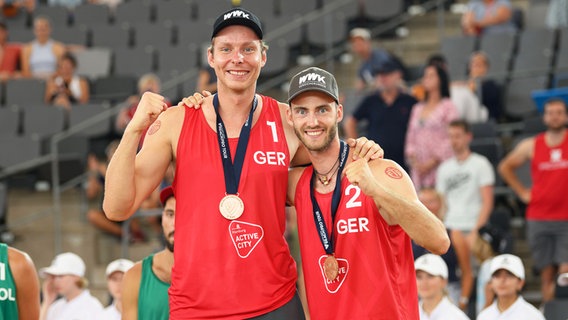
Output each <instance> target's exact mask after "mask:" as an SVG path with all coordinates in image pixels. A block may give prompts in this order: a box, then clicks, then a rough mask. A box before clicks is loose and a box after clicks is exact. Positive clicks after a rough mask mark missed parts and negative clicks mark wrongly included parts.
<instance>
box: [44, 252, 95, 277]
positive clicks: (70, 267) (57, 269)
mask: <svg viewBox="0 0 568 320" xmlns="http://www.w3.org/2000/svg"><path fill="white" fill-rule="evenodd" d="M48 274H50V275H54V276H62V275H74V276H79V277H84V276H85V262H83V259H81V257H79V256H78V255H76V254H74V253H72V252H65V253H61V254H58V255H57V256H55V259H53V261H52V262H51V265H50V266H49V267H47V268H41V269H40V270H39V275H40V276H41V277H45V275H48Z"/></svg>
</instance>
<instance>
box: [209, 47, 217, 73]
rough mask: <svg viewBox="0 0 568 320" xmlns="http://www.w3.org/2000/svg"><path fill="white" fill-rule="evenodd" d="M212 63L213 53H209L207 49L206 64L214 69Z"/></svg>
mask: <svg viewBox="0 0 568 320" xmlns="http://www.w3.org/2000/svg"><path fill="white" fill-rule="evenodd" d="M213 61H214V58H213V52H211V48H209V49H207V63H209V66H210V67H211V68H213V69H215V67H214V64H213Z"/></svg>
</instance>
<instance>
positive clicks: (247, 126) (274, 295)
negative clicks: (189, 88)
mask: <svg viewBox="0 0 568 320" xmlns="http://www.w3.org/2000/svg"><path fill="white" fill-rule="evenodd" d="M262 37H263V31H262V27H261V24H260V20H259V19H258V18H257V17H256V16H255V15H254V14H253V13H251V12H249V11H247V10H245V9H243V8H233V9H231V10H229V11H227V12H225V13H223V14H222V15H220V16H219V17H218V18H217V20H216V22H215V24H214V27H213V34H212V39H211V47H210V48H209V50H208V54H207V58H208V62H209V65H210V66H211V67H212V68H213V69H215V73H216V75H217V88H218V91H217V95H215V96H213V97H208V98H206V99H205V100H204V101H203V105H202V107H201V109H200V110H196V109H190V108H185V107H184V106H183V105H181V106H178V107H173V108H169V109H168V108H167V106H166V101H165V100H164V97H162V96H161V95H158V94H154V93H151V92H146V93H144V95H143V96H142V99H141V101H140V103H139V104H138V107H137V109H136V112H135V114H134V116H133V118H132V120H131V121H130V123H129V124H128V126H127V127H126V129H125V131H124V135H123V137H122V139H121V142H120V145H119V147H118V149H117V151H116V153H115V155H114V157H113V160H112V161H111V162H110V164H109V166H108V170H107V174H106V180H105V181H106V186H105V190H106V192H105V199H104V204H103V207H104V211H105V213H106V215H107V217H108V218H109V219H111V220H124V219H127V218H128V217H129V216H131V215H132V214H133V213H134V212H135V211H136V210H137V208H138V207H139V206H140V204H141V202H142V201H143V200H144V199H145V198H146V197H147V196H148V195H149V194H150V192H151V191H152V190H153V189H154V188H156V186H157V185H158V184H159V182H160V180H161V178H162V177H163V176H164V173H165V171H166V169H167V167H168V165H169V164H170V162H171V161H176V174H175V181H174V184H173V185H174V189H175V194H176V198H177V199H176V200H177V203H176V212H177V215H176V222H175V224H176V225H175V228H176V231H177V232H176V236H175V237H176V251H175V253H174V266H173V269H172V282H171V287H170V290H169V296H170V319H245V318H247V319H248V318H254V319H263V320H272V319H303V318H304V314H303V312H302V306H301V304H300V302H299V299H298V298H297V295H296V284H295V282H296V278H297V275H296V264H295V262H294V260H293V259H292V256H291V255H290V251H289V249H288V246H287V243H286V240H285V238H284V236H283V234H284V231H285V225H286V223H285V222H286V220H285V200H286V196H285V193H286V187H287V182H288V181H287V178H288V175H287V172H288V167H289V165H290V164H291V163H294V162H296V161H297V162H298V163H305V158H306V157H304V158H301V157H299V154H300V153H299V152H298V154H297V152H296V151H298V148H299V146H300V143H299V140H298V139H297V137H296V136H295V135H294V132H293V130H292V128H291V127H290V125H289V124H288V123H287V122H286V121H285V114H286V110H287V108H288V106H287V105H286V104H283V103H279V102H277V101H276V100H274V99H272V98H270V97H266V96H261V95H257V94H256V81H257V79H258V77H259V74H260V70H261V68H262V67H263V66H264V65H265V63H266V50H267V46H266V45H265V44H264V42H263V41H262ZM148 128H149V129H148ZM146 129H148V131H147V134H146V138H145V140H144V145H143V146H142V148H141V150H140V151H139V152H138V153H137V152H136V147H137V143H138V141H139V140H140V137H141V135H142V134H143V133H144V132H145V130H146ZM354 144H355V143H354ZM354 144H353V145H354ZM247 146H248V147H247ZM368 151H369V157H370V154H375V156H377V155H380V153H381V151H380V147H378V146H376V145H374V144H373V143H372V142H368V141H366V140H363V141H361V142H359V143H357V146H356V147H355V151H354V153H356V154H362V155H363V156H366V155H367V152H368ZM233 159H234V162H233ZM239 181H240V183H239Z"/></svg>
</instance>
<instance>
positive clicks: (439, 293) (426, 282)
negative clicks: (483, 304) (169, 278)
mask: <svg viewBox="0 0 568 320" xmlns="http://www.w3.org/2000/svg"><path fill="white" fill-rule="evenodd" d="M414 269H415V270H416V286H417V288H418V296H419V298H420V305H419V308H418V311H419V312H420V320H446V319H452V320H469V318H468V317H467V316H466V315H465V313H463V311H462V310H460V309H458V308H457V307H456V306H455V305H454V304H453V303H452V302H451V301H450V300H449V299H448V297H447V296H446V286H447V284H448V267H447V266H446V263H445V262H444V260H443V259H442V258H441V257H440V256H437V255H434V254H431V253H428V254H425V255H423V256H421V257H420V258H418V259H416V261H415V262H414Z"/></svg>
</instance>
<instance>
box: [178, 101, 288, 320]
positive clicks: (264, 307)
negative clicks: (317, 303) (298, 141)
mask: <svg viewBox="0 0 568 320" xmlns="http://www.w3.org/2000/svg"><path fill="white" fill-rule="evenodd" d="M257 112H258V111H257ZM229 140H230V141H229V146H230V149H231V153H232V156H233V157H232V159H234V155H235V151H236V148H237V143H238V138H234V139H229ZM289 164H290V155H289V152H288V145H287V142H286V137H285V136H284V129H283V128H282V121H281V117H280V110H279V106H278V103H277V102H276V101H275V100H274V99H272V98H269V97H262V110H260V116H259V118H258V121H257V122H256V123H255V124H254V126H253V127H252V129H251V134H250V140H249V145H248V148H247V151H246V155H245V160H244V164H243V171H242V174H241V181H240V185H239V196H240V198H241V199H242V200H243V202H244V205H245V211H244V213H243V215H242V216H241V217H240V218H239V219H237V220H233V221H229V220H227V219H225V218H224V217H223V216H221V214H220V213H219V202H220V201H221V198H223V197H224V196H225V180H224V176H223V166H222V163H221V155H220V151H219V145H218V142H217V134H216V133H215V132H214V131H213V129H211V127H210V126H209V125H208V124H207V121H206V120H205V117H204V115H203V112H202V111H200V110H197V111H196V110H194V109H186V110H185V119H184V124H183V128H182V130H181V134H180V138H179V143H178V149H177V159H176V174H175V182H174V190H175V194H176V201H177V207H176V222H175V227H176V234H175V252H174V267H173V270H172V284H171V287H170V291H169V294H170V319H244V318H250V317H254V316H258V315H262V314H265V313H267V312H270V311H272V310H275V309H277V308H279V307H281V306H282V305H284V304H285V303H287V302H288V301H290V300H291V299H292V297H293V296H294V294H295V291H296V288H295V285H296V278H297V273H296V263H295V262H294V260H293V259H292V256H291V255H290V251H289V249H288V245H287V243H286V240H285V238H284V231H285V228H286V217H285V210H284V209H285V202H286V189H287V183H288V167H289Z"/></svg>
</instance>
